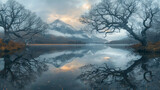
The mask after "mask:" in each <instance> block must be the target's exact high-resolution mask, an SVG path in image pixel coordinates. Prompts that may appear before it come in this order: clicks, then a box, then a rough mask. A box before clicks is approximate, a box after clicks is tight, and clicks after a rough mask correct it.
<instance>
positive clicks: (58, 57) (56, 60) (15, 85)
mask: <svg viewBox="0 0 160 90" xmlns="http://www.w3.org/2000/svg"><path fill="white" fill-rule="evenodd" d="M159 72H160V59H159V55H158V54H157V55H151V54H138V53H134V52H133V51H132V50H131V49H127V48H125V47H124V46H122V45H109V46H108V45H68V46H67V45H64V46H63V45H61V46H30V47H28V48H26V50H24V51H19V52H16V53H12V54H3V55H1V58H0V90H160V74H159Z"/></svg>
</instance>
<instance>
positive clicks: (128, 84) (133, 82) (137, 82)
mask: <svg viewBox="0 0 160 90" xmlns="http://www.w3.org/2000/svg"><path fill="white" fill-rule="evenodd" d="M158 56H160V55H155V54H154V55H151V54H150V55H148V54H145V53H143V55H142V54H141V58H140V59H138V60H136V61H134V62H133V61H132V64H131V65H129V66H128V67H127V68H126V69H122V68H121V67H110V66H109V65H108V64H107V63H106V64H103V65H101V66H98V65H91V64H90V65H85V66H83V67H81V69H82V73H81V74H80V75H79V76H78V79H80V80H81V81H83V83H85V84H89V85H90V86H91V87H92V88H94V89H97V90H98V89H102V88H105V89H107V90H112V89H114V90H151V89H153V90H159V89H160V87H159V84H160V81H159V80H160V76H159V74H158V73H159V72H160V70H159V68H160V58H156V57H158Z"/></svg>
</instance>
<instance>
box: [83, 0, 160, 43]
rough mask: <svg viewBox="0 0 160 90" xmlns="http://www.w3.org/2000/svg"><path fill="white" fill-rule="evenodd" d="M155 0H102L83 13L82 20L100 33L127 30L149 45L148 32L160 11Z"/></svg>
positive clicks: (136, 38)
mask: <svg viewBox="0 0 160 90" xmlns="http://www.w3.org/2000/svg"><path fill="white" fill-rule="evenodd" d="M154 1H155V0H152V1H151V0H102V2H100V3H99V4H98V5H95V6H93V7H92V9H91V10H90V11H89V13H86V14H85V15H82V16H81V18H80V21H81V22H82V23H84V24H87V25H88V26H89V27H91V30H96V31H98V32H99V33H105V34H106V35H107V34H108V33H114V32H116V31H117V30H126V31H127V32H128V33H129V34H130V35H131V36H132V37H133V38H134V39H135V40H138V41H139V42H140V43H141V44H142V45H143V46H146V45H147V35H146V32H147V31H148V30H149V29H150V28H151V27H152V24H153V20H154V17H155V15H156V14H157V13H158V12H159V8H158V6H157V7H156V4H155V3H154Z"/></svg>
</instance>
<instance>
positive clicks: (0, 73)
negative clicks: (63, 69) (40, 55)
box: [0, 51, 48, 90]
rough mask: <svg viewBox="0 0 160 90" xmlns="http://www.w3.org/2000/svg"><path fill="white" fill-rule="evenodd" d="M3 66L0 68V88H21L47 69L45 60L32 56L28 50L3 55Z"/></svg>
mask: <svg viewBox="0 0 160 90" xmlns="http://www.w3.org/2000/svg"><path fill="white" fill-rule="evenodd" d="M2 58H3V61H1V62H3V64H1V66H2V65H3V68H2V69H1V70H0V89H1V90H3V89H7V88H9V89H11V87H8V86H10V85H12V86H13V87H15V88H19V89H22V88H24V87H25V86H26V85H28V84H30V83H31V82H33V81H35V80H36V78H37V77H38V76H39V75H41V74H42V72H44V71H47V70H48V67H47V65H46V63H45V61H39V60H36V59H34V58H33V57H32V55H31V54H30V53H28V52H26V51H25V52H22V53H18V54H13V55H4V56H3V57H2Z"/></svg>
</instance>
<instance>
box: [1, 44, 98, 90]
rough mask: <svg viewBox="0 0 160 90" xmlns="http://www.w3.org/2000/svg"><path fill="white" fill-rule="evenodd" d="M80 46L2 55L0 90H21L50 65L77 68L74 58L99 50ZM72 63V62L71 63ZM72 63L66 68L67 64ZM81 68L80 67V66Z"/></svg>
mask: <svg viewBox="0 0 160 90" xmlns="http://www.w3.org/2000/svg"><path fill="white" fill-rule="evenodd" d="M92 48H93V47H90V48H87V47H84V46H83V47H82V46H66V47H59V46H49V47H45V46H32V47H28V48H27V49H26V50H24V51H21V52H17V53H14V54H3V55H2V56H1V58H0V90H3V89H4V90H6V89H9V90H10V89H11V90H22V89H25V88H26V87H27V88H28V86H29V85H30V84H32V83H34V82H36V80H37V79H38V78H40V76H41V75H42V74H43V73H44V72H46V71H48V70H49V66H50V65H52V67H53V66H54V67H55V68H57V69H61V70H64V71H68V70H71V69H75V67H77V68H79V67H80V66H77V65H78V64H77V65H76V62H75V63H74V61H73V60H74V59H75V58H81V57H83V56H84V55H85V54H86V53H87V52H89V51H91V52H97V51H98V50H101V47H100V48H97V49H96V48H94V49H92ZM72 61H73V62H72ZM69 62H72V63H71V64H69V65H68V66H67V63H69ZM81 66H82V65H81ZM14 88H15V89H14Z"/></svg>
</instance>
